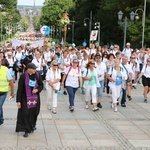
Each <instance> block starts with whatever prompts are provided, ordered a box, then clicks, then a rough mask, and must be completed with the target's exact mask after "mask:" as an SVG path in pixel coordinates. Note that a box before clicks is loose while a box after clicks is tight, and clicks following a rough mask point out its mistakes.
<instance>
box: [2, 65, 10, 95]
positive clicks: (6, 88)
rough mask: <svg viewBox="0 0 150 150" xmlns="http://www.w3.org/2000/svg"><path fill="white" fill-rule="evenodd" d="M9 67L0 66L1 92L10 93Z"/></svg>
mask: <svg viewBox="0 0 150 150" xmlns="http://www.w3.org/2000/svg"><path fill="white" fill-rule="evenodd" d="M7 69H8V68H7V67H5V66H0V92H8V91H9V82H8V80H7V76H6V74H7Z"/></svg>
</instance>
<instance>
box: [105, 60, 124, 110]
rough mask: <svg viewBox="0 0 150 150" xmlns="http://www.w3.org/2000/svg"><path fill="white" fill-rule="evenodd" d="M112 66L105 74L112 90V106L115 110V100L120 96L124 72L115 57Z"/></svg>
mask: <svg viewBox="0 0 150 150" xmlns="http://www.w3.org/2000/svg"><path fill="white" fill-rule="evenodd" d="M114 62H115V64H114V67H112V68H110V69H109V71H108V74H107V78H108V80H109V83H108V86H109V87H110V88H111V90H112V99H113V103H112V107H114V111H115V112H117V102H118V101H117V100H118V98H119V97H120V91H121V88H122V82H123V79H124V78H125V73H124V72H123V68H122V67H120V60H119V59H115V61H114Z"/></svg>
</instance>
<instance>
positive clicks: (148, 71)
mask: <svg viewBox="0 0 150 150" xmlns="http://www.w3.org/2000/svg"><path fill="white" fill-rule="evenodd" d="M141 72H142V73H144V74H143V75H144V76H145V77H146V78H150V67H149V66H147V65H144V66H143V68H142V71H141Z"/></svg>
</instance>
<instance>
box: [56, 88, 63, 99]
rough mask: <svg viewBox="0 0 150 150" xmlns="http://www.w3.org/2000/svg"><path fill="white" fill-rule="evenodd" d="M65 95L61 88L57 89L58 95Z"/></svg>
mask: <svg viewBox="0 0 150 150" xmlns="http://www.w3.org/2000/svg"><path fill="white" fill-rule="evenodd" d="M62 96H63V91H62V90H61V88H60V89H59V90H58V91H57V97H62Z"/></svg>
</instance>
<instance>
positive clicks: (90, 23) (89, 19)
mask: <svg viewBox="0 0 150 150" xmlns="http://www.w3.org/2000/svg"><path fill="white" fill-rule="evenodd" d="M86 20H88V21H89V48H90V35H91V29H92V11H91V12H90V18H84V20H83V23H84V26H87V23H86Z"/></svg>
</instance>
